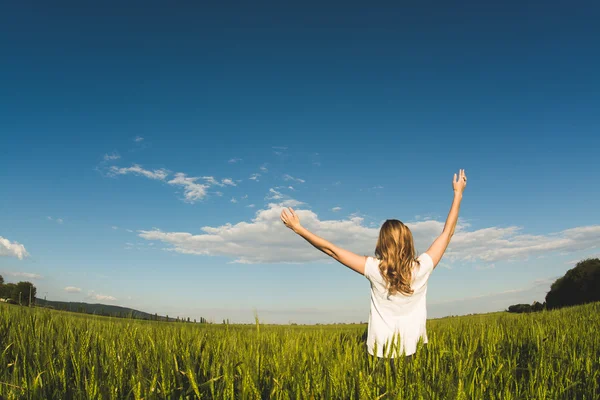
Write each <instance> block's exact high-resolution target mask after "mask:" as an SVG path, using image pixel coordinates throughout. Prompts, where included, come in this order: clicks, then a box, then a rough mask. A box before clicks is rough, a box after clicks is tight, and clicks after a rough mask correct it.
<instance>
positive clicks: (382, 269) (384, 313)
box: [281, 169, 467, 357]
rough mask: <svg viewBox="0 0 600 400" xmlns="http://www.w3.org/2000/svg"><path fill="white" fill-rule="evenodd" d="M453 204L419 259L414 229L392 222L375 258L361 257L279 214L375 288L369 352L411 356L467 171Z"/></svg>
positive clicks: (458, 179) (457, 181)
mask: <svg viewBox="0 0 600 400" xmlns="http://www.w3.org/2000/svg"><path fill="white" fill-rule="evenodd" d="M452 186H453V188H454V200H453V201H452V207H451V208H450V212H449V214H448V218H447V219H446V224H445V225H444V230H443V231H442V233H441V235H440V236H439V237H438V238H437V239H435V241H434V242H433V244H432V245H431V246H430V247H429V249H427V251H426V252H425V253H423V254H421V255H420V256H418V257H416V252H415V247H414V243H413V237H412V233H411V231H410V229H409V228H408V227H407V226H406V225H404V224H403V223H402V222H400V221H398V220H395V219H388V220H387V221H385V223H384V224H383V225H382V227H381V229H380V231H379V238H378V240H377V246H376V248H375V256H376V258H373V257H366V256H359V255H358V254H354V253H352V252H350V251H348V250H345V249H342V248H340V247H337V246H336V245H334V244H332V243H329V242H328V241H327V240H325V239H323V238H320V237H319V236H317V235H315V234H313V233H312V232H310V231H308V230H307V229H306V228H304V227H303V226H302V225H300V219H299V218H298V215H297V214H296V213H295V212H294V210H293V209H292V208H289V209H287V210H286V209H284V210H283V211H282V212H281V220H282V221H283V223H284V224H285V226H287V227H288V228H290V229H292V230H293V231H294V232H295V233H297V234H298V235H300V236H302V237H303V238H304V239H306V240H307V241H308V242H309V243H310V244H312V245H313V246H314V247H316V248H317V249H319V250H321V251H322V252H323V253H325V254H327V255H328V256H330V257H333V258H334V259H336V260H337V261H339V262H340V263H342V264H344V265H345V266H347V267H349V268H351V269H353V270H354V271H356V272H358V273H359V274H362V275H364V276H365V277H366V278H367V279H368V280H369V281H370V282H371V312H370V314H369V328H368V336H367V349H368V352H369V354H371V355H376V356H377V357H395V356H397V355H399V354H405V355H406V356H410V355H412V354H414V353H415V352H416V347H417V342H418V341H419V339H420V338H423V342H424V343H427V331H426V326H425V324H426V319H427V309H426V295H427V281H428V279H429V275H430V274H431V272H432V271H433V270H434V269H435V267H436V266H437V264H438V263H439V262H440V260H441V258H442V256H443V255H444V252H445V251H446V248H447V247H448V244H449V243H450V239H451V238H452V235H454V229H455V228H456V222H457V221H458V212H459V210H460V203H461V201H462V194H463V191H464V190H465V187H466V186H467V176H466V175H465V171H464V170H462V169H461V170H460V171H459V173H458V176H457V174H454V179H453V181H452Z"/></svg>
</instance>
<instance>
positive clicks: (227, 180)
mask: <svg viewBox="0 0 600 400" xmlns="http://www.w3.org/2000/svg"><path fill="white" fill-rule="evenodd" d="M196 179H197V178H196ZM202 179H204V180H205V181H206V183H207V184H208V185H210V186H212V185H215V186H220V187H223V186H226V185H229V186H237V185H236V183H235V182H234V181H233V179H231V178H225V179H222V180H221V182H219V181H218V180H216V179H215V178H214V177H212V176H203V177H202Z"/></svg>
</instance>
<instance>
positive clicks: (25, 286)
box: [0, 275, 37, 306]
mask: <svg viewBox="0 0 600 400" xmlns="http://www.w3.org/2000/svg"><path fill="white" fill-rule="evenodd" d="M36 294H37V289H36V288H35V286H33V283H31V282H19V283H4V278H3V277H2V275H0V299H4V300H8V301H9V302H14V303H17V304H21V305H24V306H28V305H29V299H30V298H31V303H32V304H34V303H35V296H36Z"/></svg>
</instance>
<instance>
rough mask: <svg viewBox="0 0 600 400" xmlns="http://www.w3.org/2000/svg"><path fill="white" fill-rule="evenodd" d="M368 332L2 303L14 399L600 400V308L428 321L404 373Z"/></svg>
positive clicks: (1, 373)
mask: <svg viewBox="0 0 600 400" xmlns="http://www.w3.org/2000/svg"><path fill="white" fill-rule="evenodd" d="M365 329H366V325H331V326H274V325H263V324H260V323H259V322H258V321H257V323H256V324H254V325H222V324H221V325H210V324H208V325H207V324H187V323H165V322H153V321H152V322H151V321H138V320H127V319H116V318H107V317H94V316H89V315H80V314H71V313H66V312H59V311H53V310H47V309H40V308H32V309H30V308H26V307H19V306H11V305H0V397H2V398H4V399H124V398H127V399H129V398H131V399H155V398H156V399H163V398H166V399H180V398H184V399H195V398H204V399H502V400H509V399H590V400H591V399H599V398H600V336H599V332H598V331H599V330H600V303H592V304H587V305H583V306H578V307H572V308H565V309H561V310H555V311H544V312H541V313H534V314H519V315H515V314H508V313H494V314H486V315H473V316H464V317H450V318H444V319H439V320H430V321H428V336H429V343H428V344H427V345H422V344H420V346H419V349H418V351H417V354H416V355H415V356H414V357H413V358H412V360H410V361H407V360H405V359H404V358H400V359H398V361H396V363H395V365H394V366H392V365H390V363H389V362H376V361H375V360H374V359H373V358H372V357H369V356H367V355H366V350H365V347H364V346H365V345H364V343H363V341H362V340H361V337H362V335H363V333H364V332H365Z"/></svg>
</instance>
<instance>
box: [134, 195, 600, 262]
mask: <svg viewBox="0 0 600 400" xmlns="http://www.w3.org/2000/svg"><path fill="white" fill-rule="evenodd" d="M270 193H271V195H272V196H271V198H272V199H273V200H281V197H282V195H281V193H279V192H277V191H275V190H274V189H271V190H270ZM299 205H302V203H301V202H298V201H297V200H294V199H287V200H285V201H282V202H279V203H277V204H273V203H272V204H269V205H268V207H267V208H266V209H262V210H259V211H257V212H256V215H255V218H254V219H253V220H251V221H250V222H239V223H236V224H225V225H222V226H218V227H208V226H207V227H203V228H202V231H203V233H201V234H196V235H194V234H191V233H187V232H162V231H161V230H159V229H154V230H150V231H139V232H140V233H139V236H140V237H142V238H144V239H147V240H158V241H162V242H163V243H166V244H168V245H171V249H170V250H172V251H176V252H180V253H186V254H199V255H214V256H228V257H232V258H233V259H234V260H235V261H236V262H240V263H272V262H306V261H315V260H319V259H323V258H324V257H325V256H323V255H322V254H321V253H320V252H318V251H311V249H310V247H307V244H306V243H305V242H304V241H303V240H300V238H298V237H296V236H295V235H294V234H293V233H292V232H291V231H289V230H287V228H285V226H284V225H283V224H282V223H281V221H280V218H279V214H280V213H281V211H282V208H283V207H297V206H299ZM296 212H297V213H298V215H299V217H300V220H301V222H302V225H303V226H305V227H306V228H308V229H309V230H311V231H313V232H315V233H316V234H317V235H320V236H322V237H324V238H326V239H327V240H330V241H331V242H333V243H335V244H337V245H339V246H341V247H343V248H347V249H349V250H351V251H354V252H356V253H358V254H369V255H370V254H373V252H374V249H375V244H376V241H377V236H378V234H379V228H378V227H367V226H365V225H364V224H363V222H364V220H363V218H362V217H360V216H356V215H355V216H351V217H350V218H348V219H343V220H320V219H319V218H318V216H317V214H315V213H314V212H312V211H310V210H297V211H296ZM406 224H407V226H409V227H410V229H411V231H412V233H413V237H414V240H415V245H416V247H417V249H418V250H420V251H423V250H425V249H426V248H428V247H429V245H430V244H431V243H432V242H433V240H434V239H435V238H436V237H437V236H438V235H439V234H440V233H441V232H442V229H443V227H444V222H441V221H435V220H427V221H416V222H407V223H406ZM467 229H468V226H467V225H464V226H463V225H461V224H460V223H459V225H458V226H457V228H456V231H455V234H454V237H453V239H452V242H451V243H450V246H449V248H448V251H447V252H446V255H445V257H444V261H445V263H446V264H447V266H448V267H449V268H451V267H452V263H453V262H457V261H462V262H479V263H484V265H485V264H487V265H488V266H489V267H491V265H490V264H492V263H494V262H497V261H510V260H513V259H526V258H527V257H529V256H535V255H538V254H540V253H547V252H551V251H577V250H583V249H588V248H591V247H592V246H595V245H596V244H597V243H598V242H599V241H600V225H595V226H587V227H578V228H572V229H567V230H565V231H562V232H560V233H557V234H550V235H537V236H534V235H525V234H521V233H519V232H520V229H521V228H516V227H508V228H499V227H491V228H484V229H479V230H475V231H467Z"/></svg>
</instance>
